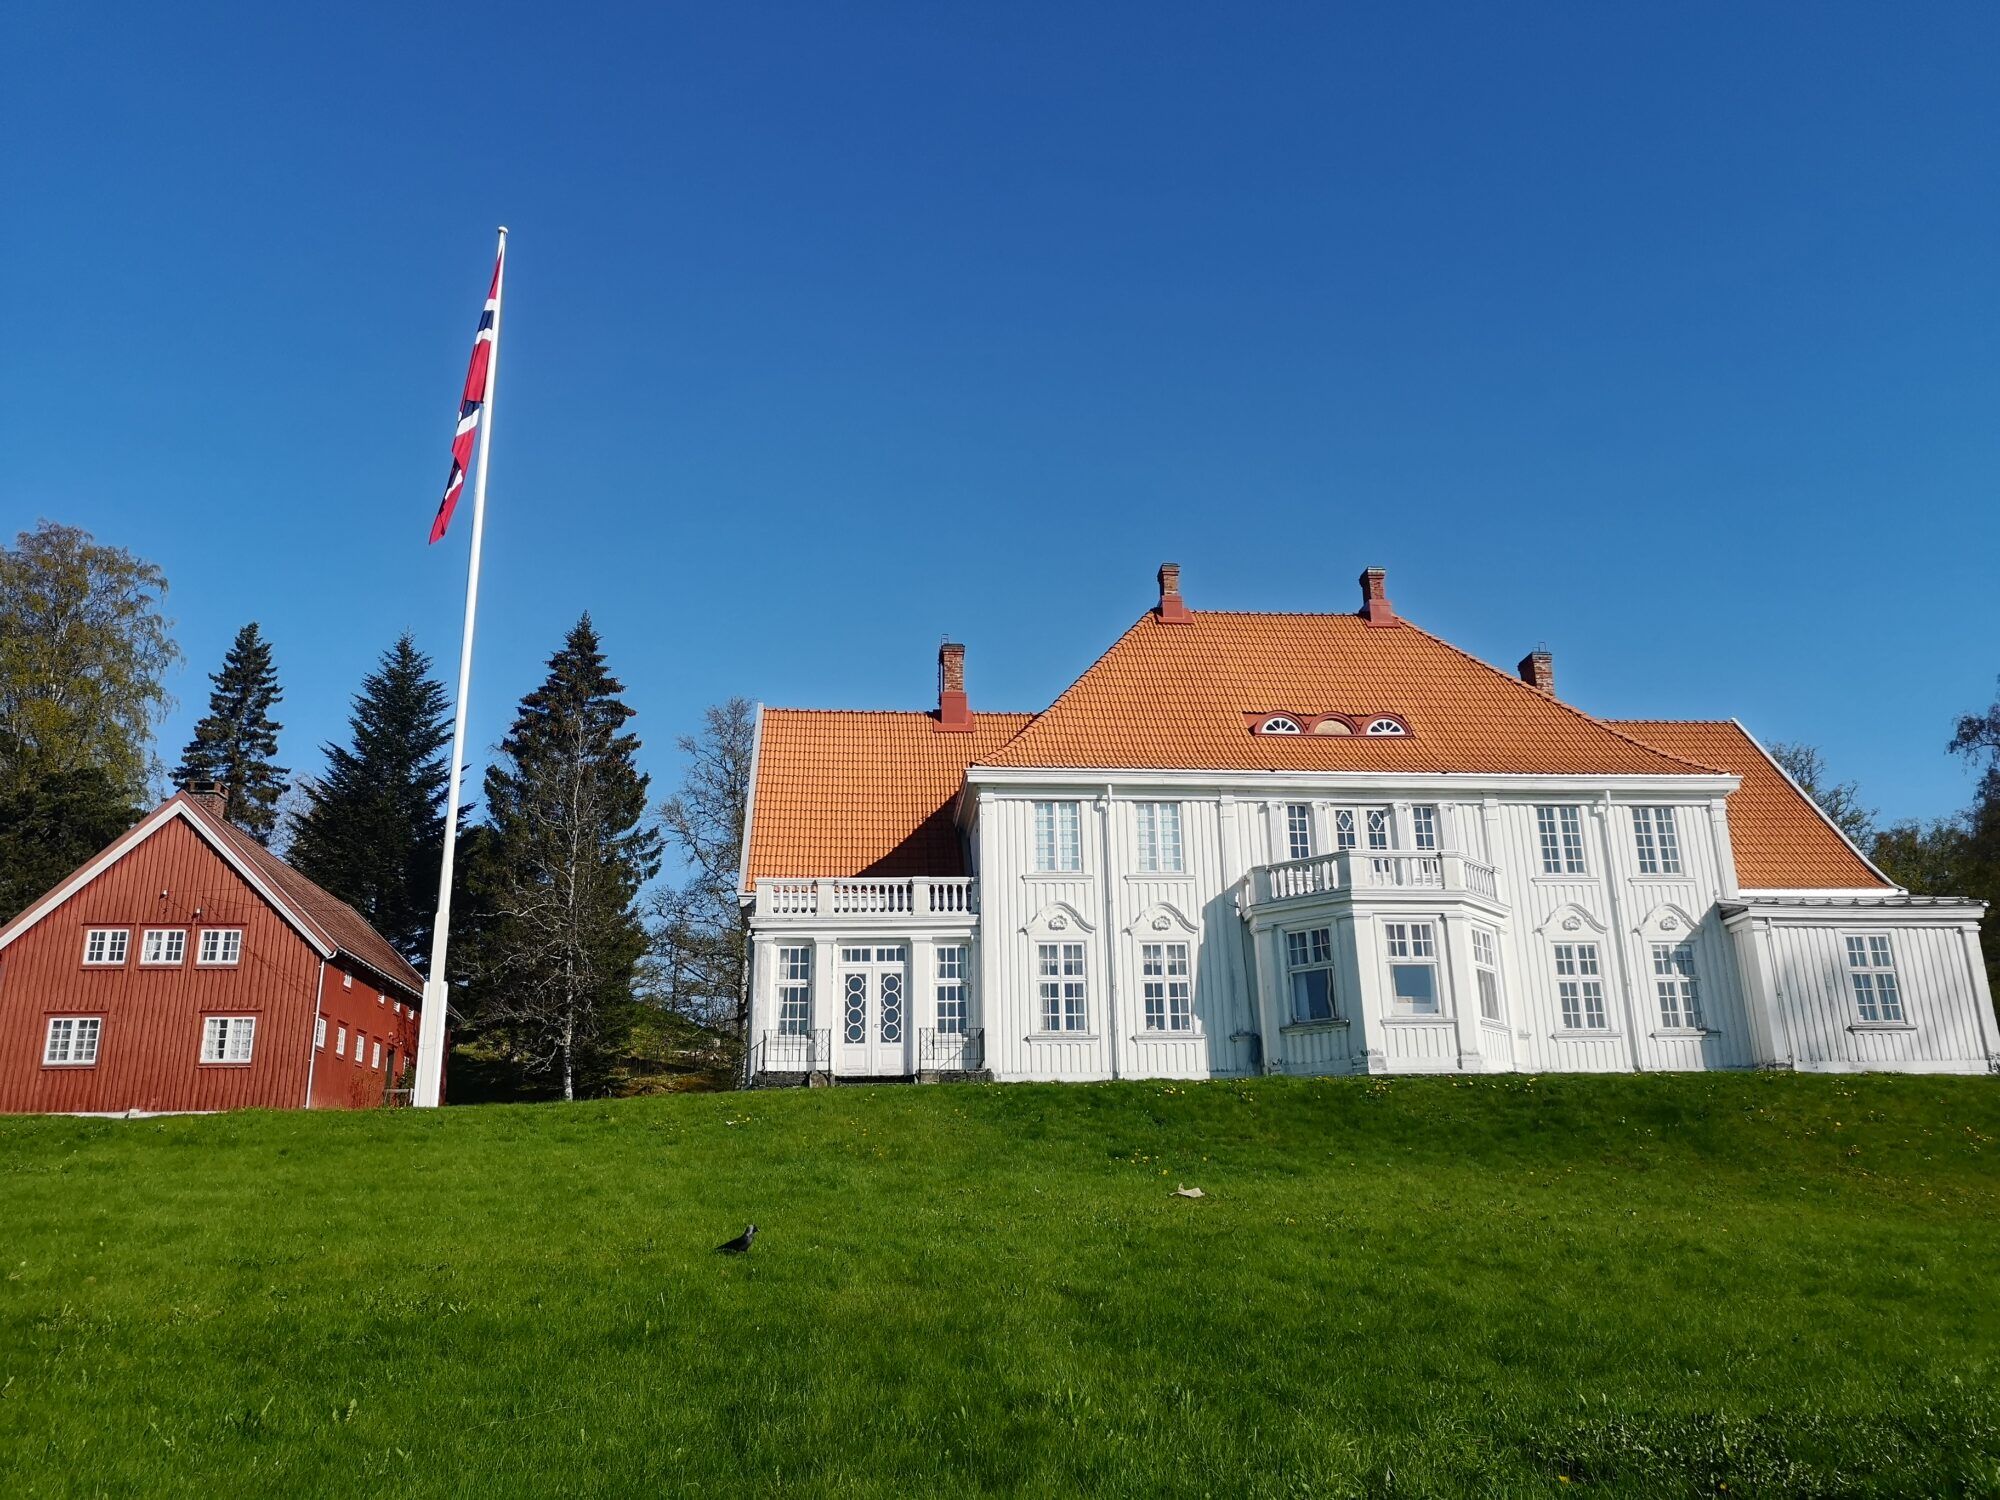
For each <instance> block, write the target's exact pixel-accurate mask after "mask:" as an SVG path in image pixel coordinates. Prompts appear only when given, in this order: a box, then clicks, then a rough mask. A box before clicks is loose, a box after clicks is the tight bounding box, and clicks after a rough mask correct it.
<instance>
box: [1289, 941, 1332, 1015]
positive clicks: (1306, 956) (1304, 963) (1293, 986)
mask: <svg viewBox="0 0 2000 1500" xmlns="http://www.w3.org/2000/svg"><path fill="white" fill-rule="evenodd" d="M1285 974H1286V987H1287V989H1289V991H1290V992H1291V998H1292V1020H1293V1022H1294V1023H1295V1024H1297V1025H1300V1026H1325V1025H1330V1024H1331V1023H1332V1022H1335V1021H1338V1020H1339V1019H1340V1003H1339V999H1338V996H1337V995H1336V994H1335V991H1334V984H1333V929H1332V928H1331V927H1301V928H1298V929H1297V930H1296V931H1291V932H1287V933H1286V934H1285ZM1313 974H1323V975H1324V976H1325V979H1324V980H1323V981H1321V983H1323V984H1324V986H1325V989H1326V1014H1325V1015H1323V1016H1319V1015H1314V1014H1313V1013H1312V1003H1311V1002H1312V998H1313V997H1312V994H1311V991H1312V990H1313V988H1314V984H1313V981H1312V980H1310V979H1308V978H1306V976H1309V975H1313ZM1301 979H1305V980H1306V982H1305V983H1303V984H1301V983H1300V981H1301Z"/></svg>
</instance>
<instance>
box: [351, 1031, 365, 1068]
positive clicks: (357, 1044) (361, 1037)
mask: <svg viewBox="0 0 2000 1500" xmlns="http://www.w3.org/2000/svg"><path fill="white" fill-rule="evenodd" d="M354 1066H355V1067H357V1068H365V1067H367V1066H368V1036H367V1033H366V1032H361V1031H357V1032H355V1033H354Z"/></svg>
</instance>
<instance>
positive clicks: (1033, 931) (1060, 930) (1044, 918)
mask: <svg viewBox="0 0 2000 1500" xmlns="http://www.w3.org/2000/svg"><path fill="white" fill-rule="evenodd" d="M1021 931H1023V932H1025V933H1026V934H1028V936H1030V937H1050V936H1056V937H1060V936H1062V935H1063V934H1065V933H1067V934H1068V935H1070V936H1071V937H1081V936H1088V935H1089V934H1090V933H1093V932H1095V931H1097V929H1096V928H1095V927H1094V926H1092V925H1091V924H1090V923H1089V922H1088V921H1086V920H1085V919H1084V915H1083V913H1082V912H1080V911H1078V910H1077V909H1076V908H1075V907H1074V906H1071V905H1070V904H1069V903H1068V902H1067V901H1051V902H1050V903H1049V904H1048V905H1047V906H1045V907H1043V908H1042V909H1041V910H1040V911H1038V912H1036V913H1035V914H1034V915H1033V916H1032V917H1030V918H1029V919H1028V921H1027V925H1026V926H1024V927H1022V929H1021Z"/></svg>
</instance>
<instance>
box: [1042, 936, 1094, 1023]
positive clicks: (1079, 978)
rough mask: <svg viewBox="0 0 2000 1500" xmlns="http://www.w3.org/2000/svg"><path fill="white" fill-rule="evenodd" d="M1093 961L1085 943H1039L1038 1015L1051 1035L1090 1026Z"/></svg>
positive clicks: (1058, 941)
mask: <svg viewBox="0 0 2000 1500" xmlns="http://www.w3.org/2000/svg"><path fill="white" fill-rule="evenodd" d="M1089 967H1090V961H1089V956H1088V955H1087V954H1086V953H1085V952H1084V947H1083V944H1082V943H1079V942H1064V941H1062V940H1061V939H1057V940H1056V941H1054V942H1047V943H1041V942H1038V943H1036V944H1035V995H1036V999H1037V1002H1038V1003H1037V1005H1036V1007H1035V1019H1036V1021H1037V1023H1038V1025H1039V1028H1040V1030H1041V1031H1042V1032H1043V1034H1044V1035H1048V1036H1069V1035H1076V1034H1081V1033H1084V1032H1087V1031H1088V1030H1089V1029H1090V975H1089V972H1088V971H1089Z"/></svg>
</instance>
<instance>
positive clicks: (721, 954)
mask: <svg viewBox="0 0 2000 1500" xmlns="http://www.w3.org/2000/svg"><path fill="white" fill-rule="evenodd" d="M755 730H756V718H755V710H754V708H753V707H752V705H751V703H750V701H749V700H748V699H747V698H731V699H729V700H728V701H726V702H723V703H717V704H713V705H711V706H710V707H709V709H708V710H707V712H706V714H704V716H703V720H702V729H701V733H700V734H698V735H682V736H681V737H680V739H679V741H678V742H677V744H678V748H679V749H680V752H681V754H682V755H684V756H685V757H686V758H687V768H686V770H685V772H684V773H683V775H682V777H681V784H680V789H679V790H678V791H677V792H675V793H674V795H673V796H671V797H669V798H668V799H667V800H666V801H665V802H663V803H662V804H661V805H660V829H661V831H662V832H663V833H664V834H665V835H666V837H667V840H668V843H669V844H670V846H671V847H672V848H673V849H674V851H675V852H676V853H677V854H679V855H680V857H681V860H682V862H683V864H684V866H685V868H686V876H685V878H684V879H683V880H682V881H681V882H680V883H679V884H677V885H671V886H667V887H665V888H664V889H662V890H660V891H659V892H658V893H657V894H656V895H655V896H654V897H653V901H652V915H653V974H654V983H655V986H656V990H657V993H658V998H659V999H660V1001H661V1003H663V1004H664V1005H665V1006H666V1007H667V1008H668V1009H669V1010H672V1011H674V1012H675V1013H677V1014H679V1015H684V1016H687V1017H688V1018H689V1019H690V1020H694V1021H698V1022H700V1023H701V1024H702V1025H704V1026H710V1027H715V1028H718V1029H722V1030H726V1031H728V1032H730V1033H731V1034H732V1035H733V1034H734V1032H735V1030H736V1029H737V1023H738V1020H739V1011H740V1007H741V1003H742V986H743V955H744V927H743V913H742V907H741V905H740V903H739V902H738V900H737V877H738V872H739V866H740V863H741V859H742V849H743V820H744V813H745V809H746V806H747V804H748V801H749V797H750V773H751V769H752V767H751V764H750V756H751V750H752V748H753V740H754V738H755Z"/></svg>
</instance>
